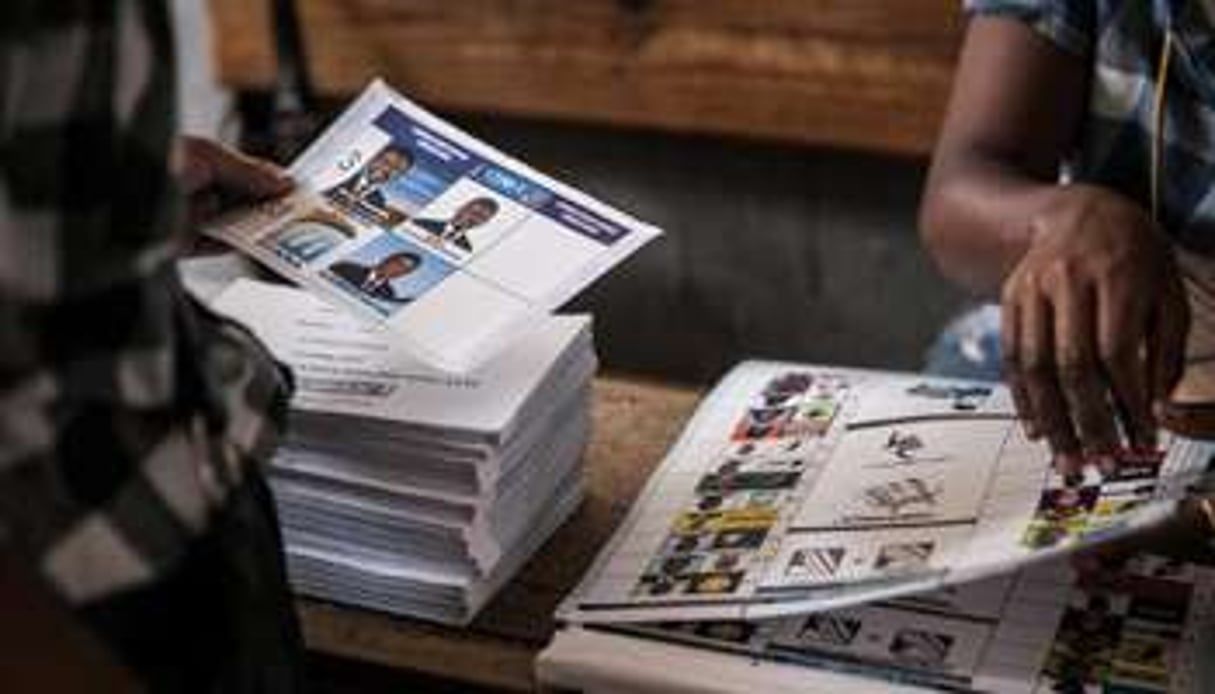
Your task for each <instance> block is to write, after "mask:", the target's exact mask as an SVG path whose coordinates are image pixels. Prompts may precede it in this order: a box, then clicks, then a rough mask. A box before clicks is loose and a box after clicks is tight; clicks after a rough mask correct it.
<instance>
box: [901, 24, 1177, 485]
mask: <svg viewBox="0 0 1215 694" xmlns="http://www.w3.org/2000/svg"><path fill="white" fill-rule="evenodd" d="M1087 75H1088V69H1087V67H1086V65H1085V63H1084V62H1083V61H1082V60H1080V59H1079V58H1077V57H1075V56H1073V55H1071V54H1068V53H1065V52H1064V51H1062V50H1060V49H1058V48H1056V47H1054V46H1053V45H1051V44H1050V43H1049V42H1048V41H1046V40H1044V39H1042V38H1040V37H1038V36H1037V35H1036V34H1035V33H1034V32H1033V31H1032V30H1030V29H1029V28H1027V27H1026V26H1024V25H1022V24H1020V23H1019V22H1017V21H1014V20H1008V19H998V18H978V19H975V20H974V21H973V22H972V23H971V26H970V28H969V30H968V32H967V38H966V42H965V45H964V47H963V51H962V56H961V64H960V68H959V71H958V75H957V79H956V83H955V86H954V94H953V96H952V100H951V102H950V105H949V110H948V115H947V117H946V121H945V127H944V132H943V135H942V138H941V141H940V143H939V145H938V147H937V151H936V155H935V158H934V161H933V165H932V170H931V173H930V176H929V181H928V186H927V191H926V194H925V198H924V203H923V207H922V211H921V228H922V233H923V236H924V241H925V243H926V245H927V246H928V248H929V249H930V251H931V252H932V254H933V255H934V257H935V258H936V260H937V262H938V263H939V264H940V266H941V268H942V269H943V270H944V271H945V273H946V274H947V275H949V276H950V277H952V278H953V279H955V280H957V281H958V282H960V283H962V284H964V285H966V286H968V287H970V288H971V289H974V290H977V291H979V292H983V293H987V294H997V293H998V294H999V296H1000V299H1001V307H1002V316H1003V322H1002V329H1001V338H1002V349H1003V353H1004V360H1005V375H1006V379H1007V381H1008V383H1009V386H1010V389H1011V390H1012V393H1013V396H1014V398H1015V400H1016V403H1017V409H1018V411H1019V413H1020V415H1021V416H1022V418H1023V420H1024V422H1025V426H1026V431H1027V433H1028V434H1029V436H1030V437H1031V438H1046V439H1047V440H1048V441H1049V442H1050V444H1051V447H1052V449H1053V450H1054V451H1055V452H1056V455H1057V456H1058V458H1059V460H1060V462H1061V464H1062V465H1063V467H1065V468H1066V467H1074V466H1075V465H1077V464H1078V462H1079V460H1080V457H1079V454H1080V453H1081V452H1084V451H1087V452H1089V453H1095V454H1102V453H1109V452H1111V451H1112V450H1113V449H1114V448H1115V447H1116V446H1118V445H1119V442H1120V435H1119V429H1118V426H1117V424H1119V423H1120V424H1121V425H1122V431H1123V432H1124V433H1125V435H1126V436H1127V438H1128V439H1129V440H1130V443H1132V444H1135V445H1150V444H1152V443H1153V442H1154V433H1155V428H1156V423H1155V420H1154V417H1153V413H1152V408H1153V402H1154V401H1156V400H1158V399H1160V400H1162V399H1164V398H1166V397H1167V395H1168V392H1169V391H1170V390H1171V389H1172V386H1173V385H1174V384H1175V383H1176V381H1177V379H1178V378H1179V376H1180V371H1181V369H1180V367H1181V362H1182V356H1183V355H1182V350H1183V346H1184V339H1185V333H1186V330H1187V325H1188V314H1187V307H1186V302H1185V296H1184V291H1183V290H1182V287H1181V283H1180V279H1179V276H1178V273H1177V270H1176V267H1175V265H1174V263H1173V258H1172V252H1171V249H1170V246H1169V243H1168V241H1167V239H1166V238H1165V236H1164V235H1163V234H1162V233H1161V231H1160V230H1159V229H1158V228H1157V227H1156V225H1155V224H1154V223H1153V222H1152V220H1151V219H1150V217H1149V216H1148V214H1147V212H1146V211H1145V210H1143V209H1142V207H1141V206H1139V205H1138V204H1137V203H1135V202H1134V201H1132V200H1129V199H1127V198H1125V197H1123V196H1121V195H1119V194H1118V193H1116V192H1114V191H1112V190H1109V189H1105V188H1101V187H1097V186H1090V185H1083V184H1072V185H1059V184H1058V183H1057V181H1056V178H1057V171H1058V169H1059V165H1060V163H1061V162H1062V161H1063V160H1064V159H1065V158H1066V156H1067V154H1068V153H1069V152H1070V150H1071V149H1072V148H1073V143H1075V142H1076V140H1077V130H1078V128H1079V127H1080V125H1081V123H1082V118H1083V114H1084V106H1085V104H1086V102H1087V79H1088V77H1087Z"/></svg>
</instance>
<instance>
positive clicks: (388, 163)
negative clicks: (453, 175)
mask: <svg viewBox="0 0 1215 694" xmlns="http://www.w3.org/2000/svg"><path fill="white" fill-rule="evenodd" d="M413 163H414V161H413V155H411V154H410V153H409V151H408V150H406V149H405V148H403V147H400V146H398V145H395V144H388V145H386V146H385V147H384V148H383V149H381V150H380V151H379V152H376V154H375V156H373V157H372V158H371V159H370V160H369V161H368V162H367V163H366V164H365V165H364V166H363V167H362V168H360V169H359V170H358V171H356V172H355V173H354V174H353V175H351V176H350V177H349V178H347V179H346V180H344V181H342V182H341V183H339V184H337V185H336V186H334V187H332V188H330V189H329V190H327V191H325V197H326V198H328V199H329V200H330V201H331V202H333V203H334V204H335V205H338V206H339V207H341V208H342V209H345V210H348V211H350V212H353V213H355V214H359V215H361V216H366V217H370V219H371V221H373V222H375V223H377V224H384V225H386V226H392V225H394V224H397V223H400V222H401V221H403V219H404V213H402V212H401V211H400V210H396V209H393V208H392V207H391V206H389V204H388V198H387V196H386V195H385V188H386V187H387V186H388V185H390V184H391V183H392V182H393V181H395V180H396V179H398V178H400V177H401V176H403V175H404V174H405V173H407V172H408V171H409V170H410V169H411V168H413Z"/></svg>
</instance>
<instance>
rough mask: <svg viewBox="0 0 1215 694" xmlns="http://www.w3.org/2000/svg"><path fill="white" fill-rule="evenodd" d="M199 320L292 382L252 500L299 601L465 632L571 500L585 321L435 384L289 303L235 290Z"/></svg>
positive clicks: (580, 422)
mask: <svg viewBox="0 0 1215 694" xmlns="http://www.w3.org/2000/svg"><path fill="white" fill-rule="evenodd" d="M212 305H213V306H214V308H215V309H216V310H218V311H220V312H221V313H224V314H226V315H228V316H230V317H232V318H235V319H237V320H239V321H241V322H242V323H244V324H245V325H247V326H248V327H249V328H250V329H251V330H252V331H253V332H254V333H255V334H256V335H257V336H258V337H259V338H260V339H261V340H262V341H263V342H264V343H265V344H266V345H267V346H268V347H269V349H270V350H271V351H272V352H273V353H274V355H275V356H276V357H277V358H278V359H279V360H281V361H282V362H284V363H285V364H287V365H288V366H289V367H290V368H291V369H292V371H293V373H294V374H295V383H296V392H295V395H294V397H293V399H292V402H291V407H290V411H289V414H288V418H289V427H288V429H289V433H288V435H287V437H286V440H285V441H284V443H283V445H282V446H281V448H280V450H279V451H278V452H277V453H276V455H275V457H274V460H273V461H272V464H271V467H270V484H271V487H272V489H273V490H274V494H275V499H276V502H277V505H278V510H279V517H280V521H281V523H282V527H283V534H284V539H285V543H286V550H287V559H288V562H287V564H288V572H289V575H290V578H291V580H292V583H293V585H294V586H295V587H296V589H297V590H298V591H300V592H301V593H304V594H307V595H312V596H314V597H318V598H323V599H327V600H333V601H337V602H343V603H347V604H352V605H359V606H363V607H367V608H370V609H378V610H385V611H389V612H393V613H397V614H403V615H408V616H414V617H419V618H424V619H430V620H435V621H441V622H445V623H452V624H463V623H467V622H468V621H469V620H471V619H472V618H473V617H474V616H475V615H476V613H477V611H478V610H479V609H480V608H481V607H482V606H483V605H484V604H485V603H486V601H488V600H489V599H490V598H491V597H492V596H493V594H494V592H495V591H496V590H497V589H498V588H499V587H500V586H501V585H502V584H503V583H504V582H505V581H507V580H509V578H510V577H511V576H512V575H513V574H514V572H515V571H517V570H518V568H519V567H520V566H521V565H522V564H523V563H524V562H525V561H526V560H527V559H528V558H529V557H530V555H531V554H532V553H533V552H534V551H535V550H536V549H537V548H538V547H539V545H540V544H541V543H543V541H544V540H545V539H546V538H547V537H548V535H549V534H550V533H551V532H552V531H553V530H554V529H555V528H556V527H557V526H558V525H560V523H561V522H562V521H564V519H565V518H566V517H567V516H568V515H569V514H570V513H571V512H572V511H573V509H574V508H576V507H577V505H578V503H579V501H580V500H581V498H582V494H583V488H584V480H583V465H582V456H583V452H584V450H585V447H586V444H587V440H588V438H589V436H590V397H591V393H590V384H591V379H592V377H593V375H594V373H595V368H596V358H595V354H594V348H593V341H592V338H591V322H590V319H589V318H588V317H586V316H549V317H546V318H545V319H544V320H542V321H540V322H539V323H538V324H537V325H535V326H533V327H532V328H531V329H530V330H529V331H528V332H527V333H526V334H524V335H522V336H521V337H520V338H519V339H518V340H516V341H515V343H513V344H512V345H511V346H510V347H508V348H506V349H505V350H503V351H502V352H501V353H499V354H498V355H496V356H495V357H493V358H491V359H490V360H489V361H487V362H485V363H484V364H482V365H481V366H479V367H477V368H475V369H473V370H471V371H469V372H467V373H465V374H459V375H453V374H450V373H447V372H445V371H442V370H440V369H439V368H437V367H435V366H432V365H429V364H427V363H425V362H423V361H421V360H419V359H417V358H416V357H415V356H413V355H412V353H411V352H410V351H409V349H408V348H407V347H403V346H402V345H401V344H399V342H398V340H397V335H396V333H395V331H394V330H393V329H392V328H391V327H389V326H384V325H375V324H369V323H367V322H365V321H363V320H361V319H359V318H358V317H357V316H354V315H351V314H350V313H348V312H346V311H343V310H341V309H339V308H337V307H335V306H333V305H331V304H329V303H327V302H324V301H322V300H321V299H319V298H318V297H316V296H314V295H313V294H311V293H309V292H306V291H303V290H300V289H297V288H293V287H289V286H285V285H278V284H270V283H266V282H258V281H254V280H250V279H247V278H244V279H238V280H236V281H234V282H232V283H230V284H229V285H227V288H226V289H223V290H222V291H219V292H218V294H217V295H216V296H215V298H214V299H213V301H212Z"/></svg>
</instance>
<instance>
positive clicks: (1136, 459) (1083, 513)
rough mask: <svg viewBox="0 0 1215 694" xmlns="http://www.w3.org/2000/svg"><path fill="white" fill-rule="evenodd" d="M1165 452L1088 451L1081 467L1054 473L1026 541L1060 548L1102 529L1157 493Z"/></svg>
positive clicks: (1039, 503)
mask: <svg viewBox="0 0 1215 694" xmlns="http://www.w3.org/2000/svg"><path fill="white" fill-rule="evenodd" d="M1164 457H1165V456H1164V451H1162V450H1157V449H1131V448H1123V449H1120V450H1118V451H1115V452H1113V453H1111V454H1108V455H1101V456H1088V457H1087V458H1086V460H1085V462H1084V464H1083V466H1082V468H1081V469H1080V470H1079V471H1076V472H1074V473H1070V474H1060V473H1057V472H1053V473H1052V474H1050V476H1049V479H1048V482H1047V485H1046V487H1045V488H1044V489H1043V490H1042V496H1041V498H1040V499H1039V501H1038V505H1037V508H1036V509H1035V511H1034V516H1033V520H1031V521H1030V523H1029V527H1028V528H1026V531H1025V535H1024V537H1023V538H1022V543H1023V544H1024V545H1025V546H1027V547H1030V548H1033V549H1041V548H1045V547H1054V546H1057V545H1061V544H1064V543H1067V542H1069V541H1074V540H1075V539H1076V538H1080V537H1083V536H1085V535H1087V534H1091V533H1096V532H1100V531H1101V530H1103V529H1105V528H1106V527H1108V526H1109V525H1110V524H1111V523H1113V522H1115V521H1116V520H1117V517H1118V516H1119V514H1124V513H1126V512H1128V511H1132V510H1134V509H1136V508H1138V507H1140V506H1143V505H1144V504H1146V503H1148V502H1150V501H1152V499H1153V498H1155V496H1156V493H1157V490H1158V486H1159V481H1160V474H1161V469H1162V468H1163V467H1164Z"/></svg>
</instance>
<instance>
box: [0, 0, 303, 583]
mask: <svg viewBox="0 0 1215 694" xmlns="http://www.w3.org/2000/svg"><path fill="white" fill-rule="evenodd" d="M172 53H173V51H172V40H171V36H170V31H169V18H168V10H167V8H166V7H165V6H164V3H163V2H158V1H156V0H54V1H53V2H47V1H46V0H4V2H3V3H0V551H9V552H14V553H16V554H17V555H18V556H20V557H22V558H23V559H25V560H28V562H29V563H30V564H31V565H32V566H33V567H35V569H36V570H37V571H38V572H39V573H40V574H41V575H42V576H44V577H45V578H46V580H47V582H48V584H49V585H50V586H51V587H52V588H53V589H55V590H56V592H57V593H58V594H59V595H61V596H62V597H63V598H64V599H65V601H66V602H68V603H69V604H73V605H83V604H90V603H94V602H96V601H98V600H102V599H104V598H105V597H107V596H110V595H113V594H115V593H116V592H118V591H122V590H126V589H130V588H133V587H136V586H140V585H145V584H148V583H149V582H152V581H154V580H156V578H157V577H158V576H161V575H163V574H164V573H165V572H166V571H167V570H168V569H169V568H170V567H171V566H172V565H173V564H174V562H175V560H176V559H177V558H178V557H180V556H181V555H182V554H183V553H184V551H185V550H186V549H187V548H188V547H189V543H190V542H191V540H192V539H193V538H196V537H198V536H199V535H200V534H201V533H203V532H204V531H205V530H206V528H207V526H208V523H209V521H210V519H211V518H212V517H214V515H215V514H216V512H217V511H218V510H219V509H220V508H221V507H222V504H223V503H224V499H225V497H226V496H227V494H228V492H229V490H231V489H233V488H235V486H236V485H238V484H239V483H240V480H241V478H242V476H243V475H244V474H246V471H247V469H248V467H249V465H250V464H251V463H252V462H253V461H256V460H259V459H262V458H264V457H265V456H266V455H267V452H268V450H269V449H270V448H271V447H272V446H273V445H274V443H275V441H276V437H277V434H278V431H279V428H280V425H281V422H282V421H283V418H284V414H285V396H286V383H285V378H284V376H283V375H282V374H281V373H280V371H279V369H277V368H276V366H275V365H274V363H273V361H272V360H270V359H269V358H268V357H267V356H265V353H264V352H263V351H262V350H261V349H260V347H259V345H258V344H257V343H256V341H255V340H254V339H253V338H252V336H251V335H250V334H249V333H247V332H246V331H245V330H243V329H241V328H239V327H237V326H235V325H233V324H231V323H228V322H225V321H223V320H221V319H219V318H218V317H216V316H214V315H212V314H210V313H208V312H207V311H206V310H205V309H202V308H201V307H200V306H198V305H197V304H195V303H194V302H193V301H192V300H191V299H190V298H189V297H188V296H187V295H186V294H185V292H184V291H183V290H182V288H181V285H180V280H179V278H178V276H177V272H176V268H175V261H174V255H175V251H176V249H177V247H178V245H179V240H178V238H177V236H178V235H177V233H176V232H177V230H178V229H179V227H180V223H179V219H180V218H181V207H182V205H181V195H180V193H179V191H178V188H177V184H176V179H175V176H174V175H173V168H172V151H173V144H174V142H175V118H174V103H175V96H176V95H175V92H174V84H173V79H174V77H173V75H174V65H173V59H172Z"/></svg>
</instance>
